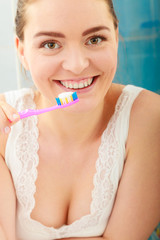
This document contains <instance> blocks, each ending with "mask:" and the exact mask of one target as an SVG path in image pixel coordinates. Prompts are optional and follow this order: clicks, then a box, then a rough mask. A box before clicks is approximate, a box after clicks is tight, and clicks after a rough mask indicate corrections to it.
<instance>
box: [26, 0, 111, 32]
mask: <svg viewBox="0 0 160 240" xmlns="http://www.w3.org/2000/svg"><path fill="white" fill-rule="evenodd" d="M26 18H27V25H28V26H29V25H30V27H32V28H36V30H37V31H38V30H39V28H45V30H46V31H47V30H51V29H50V28H51V27H54V29H55V30H60V28H65V29H66V27H67V29H69V28H71V29H72V31H73V28H74V29H75V30H76V29H79V30H80V31H81V30H84V27H86V28H88V27H93V26H95V25H101V24H103V25H104V24H110V25H112V24H113V19H112V17H111V15H110V13H109V9H108V6H107V4H106V2H105V1H104V0H36V1H34V3H32V4H29V5H28V7H27V11H26ZM81 28H83V29H81Z"/></svg>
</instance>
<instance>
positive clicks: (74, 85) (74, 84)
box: [59, 77, 94, 89]
mask: <svg viewBox="0 0 160 240" xmlns="http://www.w3.org/2000/svg"><path fill="white" fill-rule="evenodd" d="M93 80H94V77H92V78H85V79H82V80H78V81H74V80H67V81H59V82H60V83H61V84H62V85H63V86H64V87H66V88H69V89H82V88H87V87H88V86H90V85H91V84H92V83H93Z"/></svg>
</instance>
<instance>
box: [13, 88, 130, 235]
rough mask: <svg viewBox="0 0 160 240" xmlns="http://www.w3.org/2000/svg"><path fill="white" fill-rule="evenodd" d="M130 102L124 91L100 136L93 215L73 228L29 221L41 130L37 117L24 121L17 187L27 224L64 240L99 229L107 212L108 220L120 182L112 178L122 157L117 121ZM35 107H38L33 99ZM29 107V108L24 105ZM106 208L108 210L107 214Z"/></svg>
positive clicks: (18, 156) (83, 219)
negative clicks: (79, 232) (73, 235)
mask: <svg viewBox="0 0 160 240" xmlns="http://www.w3.org/2000/svg"><path fill="white" fill-rule="evenodd" d="M127 100H128V93H125V92H124V91H123V92H122V94H121V96H120V97H119V99H118V102H117V104H116V108H115V113H114V114H113V116H112V118H111V120H110V122H109V124H108V126H107V128H106V130H105V131H104V133H103V135H102V137H101V144H100V147H99V149H98V153H99V157H98V159H97V161H96V173H95V175H94V178H93V182H94V189H93V191H92V202H91V205H90V214H88V215H86V216H83V217H82V218H80V219H79V220H76V221H75V222H73V223H72V224H70V225H64V226H62V227H60V228H59V229H55V228H52V227H47V226H44V225H42V224H41V223H39V222H37V221H35V220H32V219H31V218H30V215H31V212H32V210H33V208H34V206H35V198H34V194H35V192H36V184H35V182H36V179H37V166H38V163H39V157H38V149H39V146H38V135H39V132H38V127H37V122H38V121H37V117H36V116H34V117H31V118H27V119H24V120H22V121H23V126H22V131H23V132H22V133H21V134H20V135H19V136H18V138H17V142H16V146H17V147H16V153H17V158H18V159H19V161H20V162H21V164H22V171H21V174H20V176H19V178H18V181H17V182H18V184H17V186H16V191H17V197H18V200H19V203H20V204H21V206H22V207H23V208H25V210H26V213H27V216H26V217H27V218H29V219H26V221H28V220H29V221H32V223H33V224H34V225H36V226H37V227H40V228H41V230H43V231H46V232H48V234H53V233H55V234H57V233H59V234H60V235H61V237H65V236H66V237H69V235H71V234H72V232H76V231H80V230H81V229H83V230H84V229H86V228H89V227H93V226H96V225H97V224H98V223H99V221H100V219H101V218H102V217H104V216H103V215H104V212H105V214H107V213H106V211H107V212H108V216H107V219H108V217H109V215H110V211H111V209H110V208H111V207H110V203H111V202H113V201H114V196H115V192H116V190H117V186H118V182H116V183H115V181H114V180H113V178H112V174H113V171H114V170H115V168H116V164H117V159H119V158H120V157H121V156H120V155H121V154H120V152H119V142H118V139H117V138H116V134H115V126H116V121H117V120H118V117H119V115H120V114H121V112H122V110H123V107H124V105H125V104H126V102H127ZM30 105H32V108H33V107H34V108H35V107H36V106H35V104H34V102H33V99H32V103H31V104H30ZM24 107H25V108H26V106H24ZM104 209H106V211H104Z"/></svg>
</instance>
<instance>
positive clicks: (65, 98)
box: [56, 92, 78, 105]
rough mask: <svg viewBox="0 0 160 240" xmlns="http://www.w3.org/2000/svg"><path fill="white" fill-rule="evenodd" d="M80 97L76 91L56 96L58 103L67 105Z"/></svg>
mask: <svg viewBox="0 0 160 240" xmlns="http://www.w3.org/2000/svg"><path fill="white" fill-rule="evenodd" d="M77 99H78V96H77V93H76V92H64V93H61V94H59V96H58V98H56V101H57V105H65V104H68V103H71V102H74V101H76V100H77Z"/></svg>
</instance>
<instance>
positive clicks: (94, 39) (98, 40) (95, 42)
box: [87, 36, 107, 45]
mask: <svg viewBox="0 0 160 240" xmlns="http://www.w3.org/2000/svg"><path fill="white" fill-rule="evenodd" d="M106 40H107V39H106V38H105V37H103V36H94V37H92V38H90V40H89V41H88V42H87V45H98V44H100V43H101V42H102V41H106Z"/></svg>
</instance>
